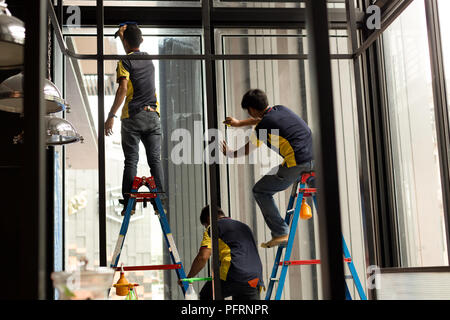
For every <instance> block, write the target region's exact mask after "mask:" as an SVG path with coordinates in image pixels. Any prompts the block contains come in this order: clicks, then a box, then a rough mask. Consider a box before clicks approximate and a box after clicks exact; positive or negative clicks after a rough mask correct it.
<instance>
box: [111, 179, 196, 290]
mask: <svg viewBox="0 0 450 320" xmlns="http://www.w3.org/2000/svg"><path fill="white" fill-rule="evenodd" d="M142 186H146V187H147V188H148V189H149V190H150V192H139V188H140V187H142ZM159 193H160V192H158V190H157V188H156V184H155V180H154V178H153V177H148V178H146V177H142V178H140V177H134V181H133V186H132V188H131V192H130V199H129V200H128V204H127V208H126V211H125V214H124V217H123V221H122V226H121V228H120V232H119V238H118V239H117V243H116V247H115V249H114V253H113V256H112V259H111V265H110V266H111V268H115V269H117V264H118V263H119V258H120V253H121V252H122V247H123V243H124V241H125V236H126V234H127V230H128V225H129V223H130V217H131V211H132V210H133V208H134V207H135V204H136V202H144V206H146V204H147V201H151V200H152V199H154V201H155V204H156V207H157V209H158V210H157V211H156V210H155V213H156V214H157V215H158V217H159V222H160V224H161V229H162V232H163V234H164V239H165V241H166V244H167V247H168V248H169V252H170V257H171V259H172V262H173V265H165V266H159V267H160V268H159V269H174V270H175V271H176V273H177V276H178V279H179V280H180V279H185V278H186V274H185V272H184V268H183V264H182V262H181V259H180V255H179V254H178V250H177V247H176V245H175V241H174V238H173V235H172V232H171V231H170V225H169V222H168V221H167V216H166V213H165V211H164V208H163V206H162V203H161V199H160V198H159V196H158V194H159ZM130 270H156V268H152V267H141V268H138V267H135V268H133V267H130ZM188 287H189V283H187V282H183V286H182V291H183V294H185V293H186V291H187V289H188Z"/></svg>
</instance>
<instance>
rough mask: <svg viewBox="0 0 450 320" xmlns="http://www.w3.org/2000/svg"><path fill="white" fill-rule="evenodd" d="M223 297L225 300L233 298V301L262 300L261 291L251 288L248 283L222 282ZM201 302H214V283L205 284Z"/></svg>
mask: <svg viewBox="0 0 450 320" xmlns="http://www.w3.org/2000/svg"><path fill="white" fill-rule="evenodd" d="M220 286H221V289H222V295H223V297H224V298H227V297H232V299H233V300H260V299H261V298H260V295H259V289H258V288H253V287H250V286H249V285H248V284H247V283H238V282H231V281H223V280H220ZM199 299H200V300H212V299H213V294H212V282H211V281H208V282H206V283H205V285H204V286H203V288H202V289H201V290H200V294H199Z"/></svg>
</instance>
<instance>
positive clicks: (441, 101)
mask: <svg viewBox="0 0 450 320" xmlns="http://www.w3.org/2000/svg"><path fill="white" fill-rule="evenodd" d="M424 1H425V13H426V17H427V27H428V43H429V47H430V57H431V74H432V79H433V83H432V85H433V100H434V109H435V119H436V130H437V141H438V148H439V160H440V161H439V162H440V168H441V185H442V200H443V206H444V218H445V225H446V227H447V234H446V236H447V253H448V260H449V261H450V232H449V230H450V147H449V146H450V121H449V120H450V119H449V117H450V113H449V105H448V101H447V89H448V88H446V78H445V68H444V58H443V52H442V41H441V28H440V22H439V15H438V2H437V0H424Z"/></svg>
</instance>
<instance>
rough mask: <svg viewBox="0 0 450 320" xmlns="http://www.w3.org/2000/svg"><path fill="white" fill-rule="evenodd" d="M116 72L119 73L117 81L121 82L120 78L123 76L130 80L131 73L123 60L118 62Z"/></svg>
mask: <svg viewBox="0 0 450 320" xmlns="http://www.w3.org/2000/svg"><path fill="white" fill-rule="evenodd" d="M116 73H117V82H119V79H121V78H126V79H127V80H130V73H129V72H128V71H127V70H126V69H125V67H124V66H123V63H122V61H119V62H118V63H117V69H116Z"/></svg>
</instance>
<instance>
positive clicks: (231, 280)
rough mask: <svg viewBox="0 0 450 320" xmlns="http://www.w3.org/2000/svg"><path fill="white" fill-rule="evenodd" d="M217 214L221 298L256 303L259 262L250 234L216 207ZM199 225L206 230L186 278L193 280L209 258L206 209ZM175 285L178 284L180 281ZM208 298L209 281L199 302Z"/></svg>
mask: <svg viewBox="0 0 450 320" xmlns="http://www.w3.org/2000/svg"><path fill="white" fill-rule="evenodd" d="M217 211H218V217H217V219H218V221H217V226H218V230H219V258H220V280H221V290H222V296H223V297H224V298H226V297H232V298H233V300H260V291H261V289H262V288H263V286H264V282H263V280H262V263H261V259H260V257H259V253H258V248H257V246H256V242H255V239H254V237H253V233H252V231H251V230H250V228H249V227H248V226H247V225H246V224H244V223H242V222H240V221H237V220H234V219H231V218H228V217H226V216H225V214H224V213H223V211H222V210H221V209H220V208H217ZM200 222H201V224H202V225H203V226H204V227H205V228H206V230H205V232H204V234H203V241H202V243H201V246H200V250H199V252H198V254H197V256H196V257H195V259H194V261H193V262H192V266H191V270H190V271H189V273H188V275H187V278H193V277H195V276H196V275H197V274H198V273H199V272H200V271H201V270H202V269H203V268H204V266H205V265H206V263H207V262H208V260H209V258H210V256H211V251H212V250H211V249H212V241H211V236H210V234H209V232H210V213H209V206H206V207H205V208H203V210H202V212H201V214H200ZM178 283H179V284H180V285H181V284H182V281H181V280H180V281H179V282H178ZM212 297H213V295H212V282H211V281H209V282H206V284H205V285H204V286H203V288H202V290H201V291H200V300H212Z"/></svg>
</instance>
